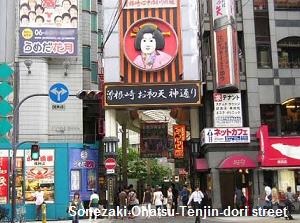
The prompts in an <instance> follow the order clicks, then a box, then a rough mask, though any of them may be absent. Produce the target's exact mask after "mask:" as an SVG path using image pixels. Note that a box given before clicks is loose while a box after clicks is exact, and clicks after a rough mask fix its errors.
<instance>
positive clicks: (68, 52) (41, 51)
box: [0, 0, 103, 219]
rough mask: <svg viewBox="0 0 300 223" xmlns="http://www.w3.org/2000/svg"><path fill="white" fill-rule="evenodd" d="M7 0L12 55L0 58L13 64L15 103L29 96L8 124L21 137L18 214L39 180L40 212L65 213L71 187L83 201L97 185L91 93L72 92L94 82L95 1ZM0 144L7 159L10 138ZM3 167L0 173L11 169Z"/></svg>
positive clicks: (30, 214) (98, 39)
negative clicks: (34, 151) (35, 153)
mask: <svg viewBox="0 0 300 223" xmlns="http://www.w3.org/2000/svg"><path fill="white" fill-rule="evenodd" d="M15 2H16V3H15V5H13V4H12V5H10V4H7V7H8V6H10V8H8V10H6V12H7V13H6V14H5V13H3V15H6V16H10V17H12V18H16V19H15V20H16V21H17V22H16V30H17V31H15V29H14V28H13V27H12V28H9V27H11V23H12V22H11V21H10V20H7V19H6V20H2V19H1V27H5V25H6V27H8V28H6V29H3V30H8V31H9V32H7V33H4V36H5V41H6V42H5V43H7V46H11V45H12V44H10V42H11V41H13V42H14V44H13V45H12V46H13V47H12V48H11V49H6V51H5V52H6V54H5V55H6V56H7V58H9V56H10V55H11V54H15V57H14V58H13V59H12V61H8V60H4V61H3V60H2V57H1V62H10V63H12V67H14V71H15V72H14V74H13V76H14V80H15V82H14V83H15V86H14V87H15V91H14V94H15V101H14V102H15V105H17V104H18V103H20V102H21V101H22V99H24V98H25V97H27V96H30V98H28V99H27V100H26V101H25V102H24V103H23V104H22V105H21V107H20V111H19V113H18V123H19V124H18V125H17V126H15V129H16V133H17V137H18V138H17V142H18V143H22V144H23V143H24V144H23V145H22V146H20V147H19V148H18V151H17V160H16V167H17V179H16V186H17V187H16V189H17V203H18V202H22V201H24V202H25V204H26V209H27V212H26V213H27V216H26V219H35V205H34V197H33V194H34V192H35V191H36V190H37V188H38V187H41V188H42V190H43V191H44V194H45V195H44V197H45V200H46V202H47V203H48V205H47V208H48V213H47V218H50V219H59V218H66V217H67V213H66V207H67V206H68V202H69V200H70V199H71V198H72V196H73V193H74V192H75V191H79V192H80V194H81V198H82V200H84V201H86V202H87V201H88V200H89V196H90V194H91V193H92V190H96V189H98V181H97V180H96V179H97V177H98V176H97V174H98V167H99V165H98V154H99V153H98V150H99V134H98V118H99V106H100V105H99V100H97V99H93V98H90V99H89V100H86V98H84V100H80V99H78V98H77V97H76V94H77V92H79V91H80V90H83V89H85V90H91V89H93V90H98V84H99V78H98V58H99V57H98V53H99V52H100V51H101V46H102V39H103V33H102V18H101V16H102V13H101V9H102V5H101V4H102V2H101V1H96V0H82V1H81V0H59V1H41V0H20V1H15ZM1 4H2V3H1ZM15 12H16V14H15ZM6 18H8V17H6ZM2 21H6V23H4V24H2ZM12 24H14V23H12ZM11 30H12V32H13V35H11ZM14 34H15V35H14ZM1 36H2V34H1ZM1 38H2V37H1ZM3 38H4V37H3ZM1 42H3V41H2V40H1ZM1 49H3V46H2V44H1ZM1 52H3V51H2V50H1ZM1 56H2V54H1ZM36 94H40V95H36ZM47 94H48V95H47ZM67 94H69V96H68V97H67ZM34 95H35V96H34ZM14 118H17V116H16V117H14ZM10 137H11V133H10V134H8V140H11V138H10ZM1 142H2V141H1ZM26 142H27V143H26ZM34 142H36V143H38V144H39V145H40V154H39V155H40V157H39V159H38V160H32V159H31V156H30V147H31V144H32V143H34ZM0 148H1V153H0V154H1V155H0V156H1V158H3V159H8V158H7V157H8V154H11V151H10V150H11V148H10V145H9V144H7V143H1V147H0ZM9 151H10V152H9ZM9 162H10V161H9ZM8 169H9V168H8V166H7V177H8V175H9V174H11V172H12V171H9V170H8ZM9 186H10V185H9V184H7V188H3V190H2V191H5V193H4V194H3V197H1V202H3V203H8V204H9V202H8V201H9V196H11V193H10V191H9ZM5 201H6V202H5ZM86 202H85V203H86Z"/></svg>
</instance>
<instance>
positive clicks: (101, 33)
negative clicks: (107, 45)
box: [98, 29, 103, 47]
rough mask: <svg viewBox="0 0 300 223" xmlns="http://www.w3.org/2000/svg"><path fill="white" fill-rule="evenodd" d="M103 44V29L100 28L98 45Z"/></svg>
mask: <svg viewBox="0 0 300 223" xmlns="http://www.w3.org/2000/svg"><path fill="white" fill-rule="evenodd" d="M102 45H103V30H102V29H99V30H98V47H102Z"/></svg>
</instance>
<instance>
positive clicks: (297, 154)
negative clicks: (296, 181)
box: [256, 125, 300, 167]
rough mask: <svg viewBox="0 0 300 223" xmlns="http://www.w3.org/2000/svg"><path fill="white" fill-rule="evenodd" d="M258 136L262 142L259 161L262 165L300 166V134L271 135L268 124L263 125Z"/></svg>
mask: <svg viewBox="0 0 300 223" xmlns="http://www.w3.org/2000/svg"><path fill="white" fill-rule="evenodd" d="M256 136H257V138H259V142H260V154H259V161H260V162H261V166H262V167H278V166H280V167H289V166H293V167H297V166H298V167H299V166H300V137H299V136H292V137H279V136H278V137H276V136H269V133H268V126H267V125H262V126H261V127H260V128H259V130H258V131H257V133H256Z"/></svg>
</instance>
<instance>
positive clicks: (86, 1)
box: [82, 0, 91, 11]
mask: <svg viewBox="0 0 300 223" xmlns="http://www.w3.org/2000/svg"><path fill="white" fill-rule="evenodd" d="M82 10H87V11H90V10H91V0H82Z"/></svg>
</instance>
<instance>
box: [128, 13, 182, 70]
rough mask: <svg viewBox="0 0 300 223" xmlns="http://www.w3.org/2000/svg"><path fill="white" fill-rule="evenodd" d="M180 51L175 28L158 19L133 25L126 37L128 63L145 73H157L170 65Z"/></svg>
mask: <svg viewBox="0 0 300 223" xmlns="http://www.w3.org/2000/svg"><path fill="white" fill-rule="evenodd" d="M177 51H178V38H177V34H176V32H175V30H174V29H173V27H172V26H171V25H170V24H169V23H167V22H165V21H163V20H161V19H157V18H150V17H149V18H145V19H141V20H138V21H136V22H135V23H133V24H132V25H131V26H130V27H129V29H128V30H127V32H126V33H125V37H124V52H125V56H126V58H127V59H128V61H129V62H130V63H131V64H132V65H133V66H135V67H137V68H138V69H141V70H145V71H157V70H160V69H162V68H164V67H166V66H167V65H169V64H170V63H171V62H172V60H173V59H174V57H175V56H176V55H177Z"/></svg>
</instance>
